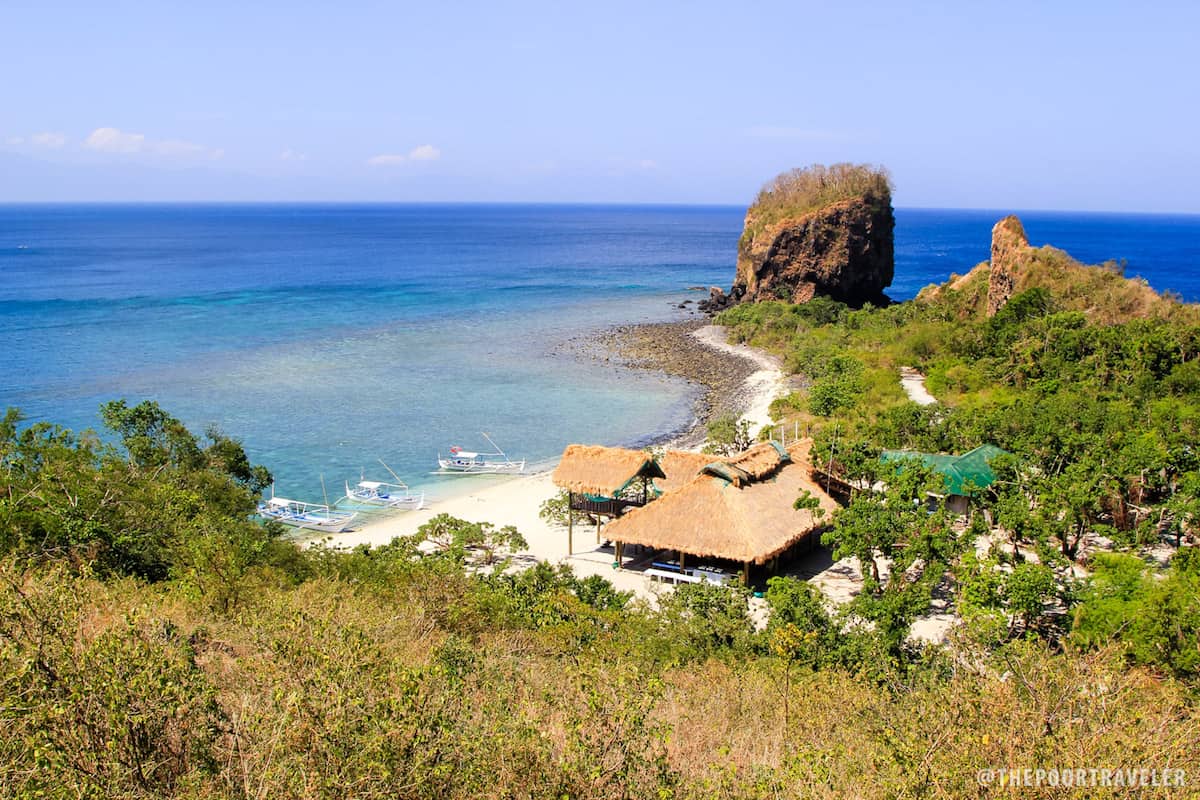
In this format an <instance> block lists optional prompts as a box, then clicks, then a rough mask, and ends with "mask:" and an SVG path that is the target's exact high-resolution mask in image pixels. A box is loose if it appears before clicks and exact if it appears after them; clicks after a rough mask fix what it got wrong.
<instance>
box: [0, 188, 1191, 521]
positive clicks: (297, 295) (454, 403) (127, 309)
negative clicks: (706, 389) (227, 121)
mask: <svg viewBox="0 0 1200 800" xmlns="http://www.w3.org/2000/svg"><path fill="white" fill-rule="evenodd" d="M743 213H744V210H743V209H741V208H732V207H731V208H700V207H646V206H636V207H618V206H536V205H496V206H491V205H430V206H420V205H396V206H387V205H371V206H351V205H332V206H319V205H202V206H191V205H128V206H50V205H47V206H12V205H9V206H0V278H2V280H0V353H2V354H3V356H2V360H0V405H2V406H17V407H19V408H21V409H22V410H23V411H24V412H25V414H26V415H27V417H29V418H30V419H47V420H51V421H54V422H58V423H61V424H63V425H66V426H68V427H71V428H75V429H83V428H87V427H97V426H98V425H99V419H98V415H97V409H98V406H99V404H100V403H101V402H103V401H105V400H109V399H113V398H121V397H124V398H127V399H129V400H130V401H131V402H135V401H138V400H141V399H144V398H152V399H155V400H157V401H158V402H159V403H160V404H162V405H163V406H164V407H165V408H166V409H167V410H168V411H170V412H171V413H173V414H174V415H176V416H178V417H180V418H181V419H183V420H184V421H185V422H186V423H187V424H188V425H189V426H190V427H192V428H193V430H196V431H201V430H203V429H204V428H205V427H207V426H208V425H216V426H218V427H219V428H221V429H222V430H223V431H224V432H225V433H228V434H230V435H232V436H235V437H237V438H239V439H241V440H242V441H243V442H244V443H245V445H246V447H247V449H248V451H249V452H250V455H251V458H252V460H254V461H255V462H258V463H264V464H266V465H267V466H269V467H270V468H271V469H272V471H273V472H274V473H275V476H276V481H277V490H278V492H279V493H280V494H282V495H287V496H298V497H302V498H305V499H316V498H319V497H320V493H321V480H322V478H323V479H324V481H325V483H326V484H327V485H328V487H329V493H330V496H331V497H333V496H336V495H337V494H340V493H341V492H340V490H341V486H342V482H343V481H345V480H351V481H353V480H357V479H358V477H359V474H360V470H362V469H364V468H365V470H366V472H367V473H368V477H370V476H375V477H377V478H386V474H385V473H384V472H383V468H382V467H381V466H379V464H378V459H383V460H384V461H386V462H387V463H388V464H389V465H390V466H392V467H393V468H394V469H395V470H396V471H397V472H398V473H400V474H401V475H402V476H403V477H405V478H406V479H407V480H408V481H409V482H410V483H412V484H414V485H418V486H422V487H423V488H426V489H427V491H429V492H430V493H431V495H433V496H437V495H438V494H439V493H442V494H444V493H446V492H447V491H450V489H449V488H448V487H449V486H450V482H454V481H462V480H471V479H469V478H466V479H464V478H456V479H439V478H435V477H432V476H430V475H429V474H428V473H429V472H430V470H431V469H433V468H435V467H436V463H435V460H434V459H435V456H436V454H437V453H438V451H439V450H440V451H442V452H445V451H446V450H447V449H448V448H449V446H450V445H453V444H458V445H461V446H463V447H465V448H467V449H482V448H484V447H485V445H486V443H485V442H483V441H482V439H481V438H480V437H479V435H478V433H479V432H480V431H488V432H489V433H491V434H492V436H493V438H494V439H495V440H496V441H497V442H499V443H500V444H501V445H502V446H504V447H505V448H506V449H507V450H508V451H509V453H510V455H513V456H515V457H524V458H527V459H529V460H530V461H531V462H535V463H536V462H545V461H546V460H548V459H551V458H553V457H554V456H556V455H557V454H558V453H559V452H561V450H562V447H563V446H564V445H565V444H567V443H568V442H572V441H588V442H603V443H609V444H639V443H644V442H645V441H647V440H648V439H651V438H654V437H655V436H658V435H661V434H663V433H666V432H670V431H674V430H677V429H680V428H682V427H686V426H687V425H688V424H689V423H690V421H691V408H692V400H693V392H694V390H693V389H692V388H690V387H688V386H687V385H686V384H684V383H682V382H680V381H678V380H675V379H671V378H667V377H660V376H655V375H649V374H645V373H638V372H632V373H631V372H626V371H622V370H620V369H618V368H616V367H615V366H612V365H610V364H605V363H604V362H602V361H601V362H597V361H595V360H590V359H581V358H579V357H577V356H576V355H572V353H571V351H570V349H569V348H563V347H562V345H563V343H564V342H567V341H568V340H570V339H571V338H572V337H576V336H579V335H580V334H584V333H587V332H589V331H594V330H597V329H600V328H604V327H608V326H610V325H615V324H620V323H628V322H638V321H657V320H668V319H675V318H678V317H679V316H680V315H682V314H683V313H684V312H682V311H680V310H678V309H677V308H676V306H677V305H678V303H680V302H681V301H682V300H684V299H689V298H690V299H699V298H700V297H701V296H703V295H702V293H699V292H695V291H688V287H691V286H709V285H719V286H723V287H726V288H727V287H728V286H729V284H730V283H731V282H732V278H733V270H734V262H735V257H736V246H737V239H738V236H739V234H740V231H741V223H742V216H743ZM1003 213H1005V212H998V211H996V212H993V211H940V210H913V209H909V210H906V209H900V210H898V211H897V213H896V217H897V224H896V280H895V282H894V283H893V285H892V288H891V289H890V290H889V294H890V295H891V296H892V297H893V298H895V299H905V298H909V297H912V296H913V295H914V294H916V292H917V291H918V290H919V289H920V288H921V287H922V286H924V285H926V284H929V283H933V282H937V281H941V280H944V279H945V278H946V277H947V276H948V275H949V274H950V273H952V272H957V273H964V272H966V271H967V270H969V269H970V268H971V267H972V266H974V265H975V264H977V263H978V262H980V261H983V260H986V258H987V256H988V247H989V240H990V231H991V226H992V224H993V223H994V222H995V221H996V220H997V219H999V218H1000V217H1001V216H1003ZM1021 217H1022V220H1023V221H1024V223H1025V227H1026V230H1027V232H1028V234H1029V236H1030V239H1031V241H1032V242H1033V243H1034V244H1043V243H1051V244H1054V245H1055V246H1058V247H1061V248H1063V249H1065V250H1067V251H1068V252H1070V253H1071V254H1072V255H1074V256H1076V257H1077V258H1079V259H1080V260H1082V261H1085V262H1089V263H1091V262H1099V261H1104V260H1107V259H1118V260H1121V259H1124V260H1125V261H1126V262H1127V274H1129V275H1141V276H1143V277H1145V278H1146V279H1147V280H1149V282H1150V284H1151V285H1152V286H1154V287H1155V288H1157V289H1171V290H1174V291H1176V292H1179V293H1180V294H1182V295H1183V296H1184V297H1185V298H1186V299H1189V300H1197V299H1200V217H1196V216H1190V217H1172V216H1146V215H1100V214H1064V213H1038V212H1026V213H1023V214H1021ZM454 485H459V484H454Z"/></svg>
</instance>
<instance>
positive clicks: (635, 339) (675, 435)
mask: <svg viewBox="0 0 1200 800" xmlns="http://www.w3.org/2000/svg"><path fill="white" fill-rule="evenodd" d="M709 324H710V322H709V320H707V319H688V320H682V321H678V322H652V323H642V324H636V325H618V326H615V327H612V328H607V329H604V330H600V331H597V332H596V333H594V334H592V335H590V336H588V337H586V340H585V342H584V348H583V349H584V350H585V352H588V353H589V354H590V355H591V356H592V357H593V358H602V359H604V360H607V361H610V362H617V363H619V364H621V365H622V366H623V367H625V368H627V369H637V370H649V371H654V372H663V373H666V374H667V375H673V376H675V377H677V378H683V379H684V380H687V381H689V382H691V383H692V384H694V385H696V386H698V387H700V388H701V391H700V393H699V396H698V397H697V399H696V401H695V405H694V406H693V421H692V423H691V425H689V426H687V427H686V428H684V429H682V430H678V431H674V432H672V433H670V434H667V435H665V436H662V437H659V438H658V439H656V440H655V441H653V442H651V444H656V445H661V444H669V445H670V446H672V447H679V448H688V447H698V446H699V445H701V444H702V443H703V442H704V439H705V436H706V434H707V428H708V423H709V422H711V421H712V420H714V419H716V418H718V417H720V416H722V415H724V414H727V413H735V414H739V415H740V414H743V413H744V412H745V411H746V410H747V409H748V408H749V407H750V405H751V404H752V402H753V400H754V398H753V397H752V396H751V395H750V394H749V392H748V388H747V386H746V379H747V378H749V377H750V375H752V374H754V372H755V371H757V370H758V369H759V366H758V365H757V364H755V363H754V362H753V361H751V360H749V359H747V358H745V357H743V356H740V355H735V354H733V353H726V352H722V351H720V350H717V349H715V348H713V347H709V346H707V345H705V344H704V343H703V342H701V341H700V340H699V339H697V338H696V337H695V336H694V335H693V334H694V333H695V332H696V331H697V330H699V329H700V328H703V327H705V326H706V325H709Z"/></svg>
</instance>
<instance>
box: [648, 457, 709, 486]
mask: <svg viewBox="0 0 1200 800" xmlns="http://www.w3.org/2000/svg"><path fill="white" fill-rule="evenodd" d="M721 460H722V459H721V458H720V457H719V456H714V455H708V454H706V453H691V452H687V451H684V450H668V451H667V452H665V453H663V454H662V455H661V456H659V457H658V466H659V467H661V468H662V471H663V475H664V477H662V478H656V479H655V481H654V487H655V488H656V489H658V491H660V492H664V493H665V492H670V491H673V490H675V489H678V488H680V487H681V486H686V485H687V484H688V483H690V482H691V481H692V479H693V478H695V477H696V476H697V475H699V474H700V470H702V469H704V468H705V467H707V466H708V465H709V464H711V463H713V462H714V461H721Z"/></svg>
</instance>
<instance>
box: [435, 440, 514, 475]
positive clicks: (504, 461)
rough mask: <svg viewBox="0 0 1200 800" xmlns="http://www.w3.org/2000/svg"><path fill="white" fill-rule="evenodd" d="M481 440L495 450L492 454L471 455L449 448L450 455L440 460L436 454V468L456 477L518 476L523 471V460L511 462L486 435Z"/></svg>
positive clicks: (455, 448) (459, 448)
mask: <svg viewBox="0 0 1200 800" xmlns="http://www.w3.org/2000/svg"><path fill="white" fill-rule="evenodd" d="M482 435H483V438H485V439H487V440H488V444H490V445H491V446H492V447H494V448H496V451H495V452H494V453H472V452H469V451H467V450H463V449H462V448H461V447H458V446H455V447H451V448H450V455H449V456H448V457H447V458H442V454H441V453H438V466H439V467H441V470H440V471H441V472H443V473H446V472H450V473H455V474H458V475H519V474H520V473H522V472H524V471H525V459H521V460H520V461H513V460H512V459H511V458H509V457H508V455H507V454H506V453H505V452H504V451H503V450H501V449H500V447H499V445H497V444H496V443H495V442H493V441H492V437H490V436H488V435H487V434H486V433H485V434H482Z"/></svg>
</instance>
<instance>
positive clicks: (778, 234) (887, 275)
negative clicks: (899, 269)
mask: <svg viewBox="0 0 1200 800" xmlns="http://www.w3.org/2000/svg"><path fill="white" fill-rule="evenodd" d="M756 210H757V209H756V206H751V207H750V210H749V211H748V212H747V213H746V227H745V233H743V235H742V240H741V242H740V243H739V245H738V263H737V276H736V278H735V279H734V284H733V289H732V290H731V292H730V294H729V297H728V301H727V304H732V303H737V302H742V301H757V300H790V301H791V302H793V303H805V302H808V301H809V300H811V299H812V298H813V297H816V296H818V295H821V296H825V297H831V298H833V299H834V300H840V301H842V302H844V303H848V304H850V305H854V306H861V305H862V304H863V303H868V302H870V303H875V304H877V305H882V304H886V303H887V297H886V296H885V295H884V293H883V290H884V289H885V288H887V287H888V286H889V285H890V284H891V282H892V275H893V271H894V252H893V245H892V230H893V228H895V225H896V220H895V216H894V215H893V213H892V202H891V197H890V196H888V195H883V196H881V195H879V194H874V193H868V194H865V195H860V196H857V197H852V198H849V199H844V200H839V201H838V202H835V203H831V204H829V205H827V206H825V207H823V208H819V209H816V210H814V211H810V212H808V213H805V214H802V215H800V216H797V217H788V218H784V219H781V220H779V221H776V222H770V223H766V224H763V223H761V222H760V220H759V219H758V218H757V215H756ZM716 299H717V298H716V297H713V298H711V300H710V304H711V301H712V300H716Z"/></svg>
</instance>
